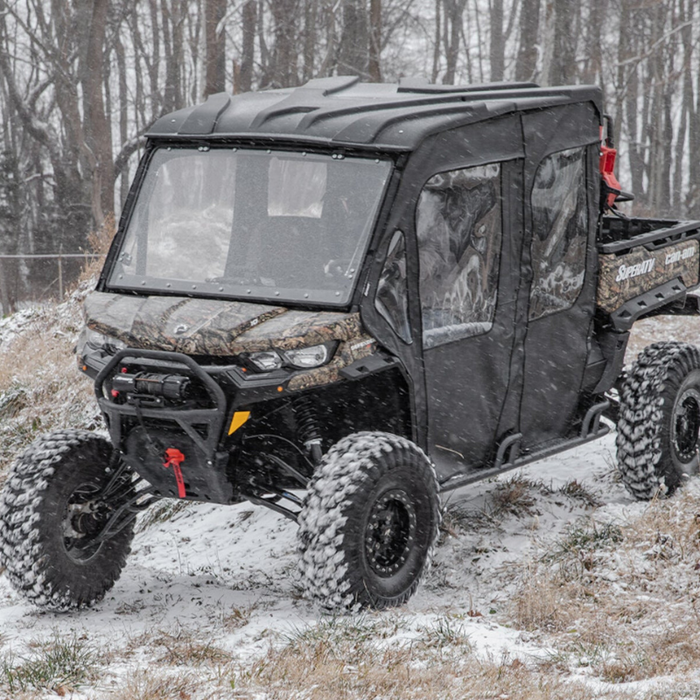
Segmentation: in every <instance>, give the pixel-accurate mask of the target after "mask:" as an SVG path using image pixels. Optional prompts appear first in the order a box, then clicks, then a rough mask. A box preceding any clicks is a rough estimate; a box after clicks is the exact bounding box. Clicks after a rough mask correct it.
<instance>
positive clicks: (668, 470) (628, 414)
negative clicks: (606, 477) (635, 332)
mask: <svg viewBox="0 0 700 700" xmlns="http://www.w3.org/2000/svg"><path fill="white" fill-rule="evenodd" d="M699 431H700V350H698V348H696V347H695V346H693V345H688V344H686V343H677V342H666V343H655V344H654V345H650V346H649V347H647V348H645V349H644V351H643V352H642V353H640V355H639V357H638V358H637V361H636V362H635V364H634V365H633V367H632V370H631V372H630V373H629V375H628V376H627V378H626V379H625V381H624V382H623V384H622V387H621V390H620V418H619V421H618V426H617V461H618V467H619V469H620V473H621V475H622V480H623V482H624V484H625V486H626V487H627V490H628V491H630V493H632V495H634V496H635V497H636V498H638V499H641V500H648V499H651V498H654V497H655V496H665V495H670V494H671V493H673V492H674V491H675V490H676V489H677V488H678V487H679V486H680V485H681V484H682V483H683V481H684V479H685V478H686V477H687V476H692V475H693V474H697V473H698V447H699V446H700V444H699V441H698V432H699Z"/></svg>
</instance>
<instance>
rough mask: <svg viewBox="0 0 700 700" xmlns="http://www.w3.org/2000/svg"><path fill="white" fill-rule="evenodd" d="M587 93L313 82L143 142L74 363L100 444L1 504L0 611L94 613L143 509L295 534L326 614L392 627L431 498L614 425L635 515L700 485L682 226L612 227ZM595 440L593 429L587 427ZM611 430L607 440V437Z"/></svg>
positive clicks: (433, 506) (29, 474)
mask: <svg viewBox="0 0 700 700" xmlns="http://www.w3.org/2000/svg"><path fill="white" fill-rule="evenodd" d="M609 135H610V129H609V125H608V124H607V120H606V118H605V117H604V115H603V108H602V105H601V92H600V90H599V89H598V88H595V87H590V86H583V87H581V86H579V87H553V88H541V87H538V86H536V85H532V84H492V85H480V86H457V87H454V86H436V85H429V84H427V83H423V82H421V81H417V80H407V81H404V82H401V83H399V84H398V85H387V84H362V83H360V82H359V81H358V79H356V78H353V77H339V78H328V79H320V80H313V81H311V82H309V83H308V84H306V85H304V86H302V87H300V88H296V89H283V90H271V91H268V92H260V93H251V94H244V95H238V96H235V97H232V96H230V95H227V94H219V95H214V96H212V97H210V98H209V100H208V101H207V102H206V103H205V104H203V105H200V106H198V107H193V108H188V109H183V110H180V111H178V112H175V113H173V114H170V115H168V116H165V117H163V118H161V119H160V120H159V121H158V122H156V124H155V125H154V126H153V128H152V129H151V131H150V133H149V134H148V146H147V149H146V153H145V156H144V157H143V160H142V162H141V164H140V166H139V169H138V172H137V174H136V177H135V180H134V183H133V187H132V189H131V192H130V194H129V197H128V199H127V201H126V204H125V207H124V211H123V214H122V217H121V221H120V225H119V230H118V233H117V235H116V238H115V240H114V243H113V245H112V248H111V250H110V253H109V255H108V257H107V260H106V264H105V267H104V271H103V272H102V275H101V277H100V279H99V282H98V285H97V289H96V290H95V291H94V292H93V293H92V294H91V295H90V296H89V297H88V299H87V301H86V303H85V320H86V327H85V330H84V332H83V334H82V336H81V339H80V342H79V344H78V347H77V358H78V363H79V366H80V369H81V370H82V371H83V372H84V373H85V374H87V375H88V376H89V377H91V378H92V379H93V380H94V383H95V392H96V396H97V401H98V403H99V407H100V409H101V411H102V414H103V415H104V420H105V424H106V428H107V430H108V432H109V439H106V438H105V437H103V436H102V435H99V434H96V433H90V432H84V431H74V430H63V431H58V432H54V433H51V434H49V435H45V436H43V437H40V438H39V439H38V440H37V441H36V442H34V443H33V444H32V445H31V446H30V447H29V448H28V449H27V451H26V452H25V453H24V454H22V455H21V456H20V457H19V458H18V460H17V461H16V463H15V465H14V467H13V469H12V472H11V474H10V476H9V477H8V479H7V482H6V485H5V488H4V491H3V493H2V497H1V500H0V548H1V552H0V559H1V561H2V563H3V564H4V566H5V567H6V568H7V576H8V577H9V580H10V582H11V583H12V584H13V586H14V587H15V588H16V589H17V590H18V591H19V592H20V593H21V594H23V595H24V596H25V597H26V598H27V599H29V600H30V601H32V602H34V603H35V604H37V605H40V606H43V607H45V608H49V609H54V610H66V609H70V608H76V607H81V606H86V605H90V604H92V603H94V602H95V601H98V600H100V599H101V598H102V597H103V596H104V594H105V592H106V591H107V590H109V589H110V587H111V586H112V585H113V584H114V582H115V581H116V579H117V578H118V576H119V574H120V572H121V569H122V567H123V566H124V563H125V560H126V557H127V555H128V553H129V548H130V543H131V540H132V537H133V534H134V520H135V518H136V516H137V514H138V513H139V512H141V511H143V510H144V509H146V508H148V507H149V506H150V505H151V504H153V503H154V502H155V501H156V500H158V499H163V498H171V499H188V500H192V501H206V502H211V503H219V504H222V505H226V504H233V503H237V502H239V501H241V500H242V499H247V500H249V501H251V502H253V503H256V504H260V505H263V506H266V507H268V508H271V509H273V510H275V511H278V512H279V513H282V514H284V515H285V516H287V517H288V518H289V519H291V520H293V521H295V522H296V523H297V524H298V526H299V530H298V534H299V537H298V541H299V551H300V558H301V566H300V568H301V581H302V582H303V585H304V587H305V589H306V591H307V592H308V594H309V596H310V597H311V598H313V599H315V600H317V601H318V602H319V603H320V605H321V606H323V607H325V608H329V609H345V608H355V607H362V606H374V607H385V606H391V605H398V604H401V603H403V602H404V601H406V600H407V599H408V598H409V596H411V594H412V593H413V592H414V591H415V589H416V587H417V585H418V582H419V580H420V578H421V575H422V573H423V572H424V571H425V569H426V566H427V563H428V561H429V558H430V552H431V549H432V547H433V546H434V543H435V539H436V536H437V532H438V526H439V523H440V502H439V494H440V492H442V491H446V490H449V489H453V488H456V487H459V486H464V485H466V484H468V483H470V482H473V481H476V480H479V479H483V478H486V477H492V476H494V475H496V474H499V473H501V472H503V471H506V470H508V469H512V468H515V467H518V466H521V465H524V464H527V463H528V462H531V461H534V460H537V459H539V458H541V457H543V456H546V455H551V454H553V453H556V452H559V451H562V450H564V449H567V448H569V447H573V446H577V445H581V444H583V443H586V442H588V441H590V440H593V439H596V438H598V437H600V436H602V435H604V434H605V433H607V432H608V430H609V424H610V420H612V421H615V422H617V428H618V438H617V448H618V457H619V466H620V470H621V473H622V478H623V480H624V482H625V483H626V485H627V486H628V488H629V490H630V491H631V492H632V493H633V494H634V495H635V496H637V497H640V498H650V497H652V496H654V495H655V494H664V493H670V492H672V491H673V490H674V489H675V488H676V487H678V486H679V485H680V484H681V483H682V482H683V480H684V479H685V478H686V477H687V476H688V475H691V474H694V473H695V472H696V471H697V467H698V430H699V428H700V354H699V353H698V350H697V349H695V348H694V347H692V346H688V345H683V344H680V343H659V344H656V345H653V346H651V347H649V348H648V349H647V350H645V351H644V352H643V353H642V354H641V356H640V358H639V359H638V360H637V363H636V364H635V365H634V366H633V367H632V369H631V370H630V371H628V372H626V373H625V372H623V358H624V354H625V348H626V345H627V339H628V334H629V330H630V328H631V326H632V324H633V323H634V322H635V321H636V320H637V319H639V318H641V317H643V316H648V315H650V314H659V313H667V314H668V313H682V314H697V313H698V305H697V303H696V300H697V298H696V297H694V296H687V292H688V290H690V289H692V288H694V287H697V286H698V282H699V278H698V276H699V272H700V256H699V250H698V248H699V247H700V243H699V242H698V239H699V238H700V222H698V221H666V220H650V219H638V218H629V217H627V216H625V215H623V214H622V213H621V212H619V211H618V210H617V208H616V202H617V201H619V200H621V199H624V198H626V195H625V194H624V193H622V192H621V190H620V186H619V183H618V182H617V180H616V178H615V176H614V174H613V164H614V159H615V151H614V149H613V148H612V144H611V142H610V138H609ZM605 416H607V418H606V420H602V418H603V417H605ZM608 419H610V420H608Z"/></svg>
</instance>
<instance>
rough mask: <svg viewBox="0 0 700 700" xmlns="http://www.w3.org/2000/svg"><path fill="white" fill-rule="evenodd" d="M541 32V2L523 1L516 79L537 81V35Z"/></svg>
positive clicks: (537, 0)
mask: <svg viewBox="0 0 700 700" xmlns="http://www.w3.org/2000/svg"><path fill="white" fill-rule="evenodd" d="M539 31H540V0H522V4H521V6H520V42H519V46H518V60H517V62H516V65H515V79H516V80H517V81H519V82H524V81H531V80H534V79H535V75H536V72H537V35H538V34H539Z"/></svg>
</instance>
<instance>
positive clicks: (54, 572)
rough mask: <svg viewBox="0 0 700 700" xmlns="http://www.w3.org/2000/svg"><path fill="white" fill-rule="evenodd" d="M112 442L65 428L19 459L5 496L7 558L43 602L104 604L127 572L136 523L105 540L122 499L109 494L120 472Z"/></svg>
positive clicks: (2, 546) (2, 528)
mask: <svg viewBox="0 0 700 700" xmlns="http://www.w3.org/2000/svg"><path fill="white" fill-rule="evenodd" d="M111 456H112V446H111V444H110V443H109V442H108V441H107V440H105V439H104V438H102V437H100V436H98V435H95V434H94V433H89V432H86V431H82V430H61V431H57V432H54V433H50V434H48V435H43V436H41V437H40V438H38V439H37V440H36V441H35V442H33V443H32V444H31V445H30V446H29V447H28V448H27V450H26V451H25V452H24V453H23V454H22V455H21V456H20V457H19V458H18V459H17V461H16V462H15V463H14V465H13V467H12V469H11V471H10V474H9V476H8V479H7V482H6V484H5V487H4V489H3V491H2V494H1V495H0V563H2V564H3V565H4V566H5V567H6V568H7V576H8V579H9V581H10V583H11V584H12V586H13V587H14V588H15V589H16V590H17V591H18V592H19V593H20V594H21V595H22V596H23V597H24V598H26V599H27V600H28V601H29V602H31V603H33V604H34V605H37V606H39V607H42V608H45V609H49V610H54V611H64V610H70V609H75V608H83V607H87V606H90V605H92V604H93V603H96V602H98V601H100V600H102V598H103V597H104V595H105V593H106V592H107V591H108V590H109V589H110V588H112V586H113V585H114V583H115V582H116V580H117V579H118V578H119V575H120V574H121V571H122V568H123V567H124V564H125V563H126V557H127V556H128V554H129V552H130V547H131V540H132V539H133V536H134V525H133V522H131V523H129V524H128V525H126V527H124V528H123V529H121V530H120V531H119V532H116V533H115V534H114V535H112V536H110V537H108V538H107V539H105V540H102V541H100V540H99V539H98V538H97V537H95V535H96V533H98V532H99V530H100V528H101V527H102V526H104V524H105V522H106V521H107V519H108V518H109V517H110V515H111V514H112V513H113V511H114V509H115V508H116V507H118V505H119V503H121V502H122V500H123V499H124V498H128V497H129V495H130V489H131V475H130V473H128V472H127V473H126V474H125V475H124V476H123V477H122V479H123V483H121V484H119V489H118V491H119V492H120V493H121V498H120V501H119V503H117V502H114V501H110V500H109V499H104V500H102V499H101V498H100V491H101V490H102V489H104V487H105V486H106V485H107V484H108V483H109V481H110V479H111V477H112V474H111V470H110V458H111Z"/></svg>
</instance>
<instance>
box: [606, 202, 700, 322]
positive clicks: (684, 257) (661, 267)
mask: <svg viewBox="0 0 700 700" xmlns="http://www.w3.org/2000/svg"><path fill="white" fill-rule="evenodd" d="M699 239H700V221H671V220H667V219H641V218H630V219H626V218H618V217H613V216H606V217H603V221H602V224H601V230H600V233H599V239H598V259H599V275H598V294H597V304H598V307H599V308H600V309H601V310H602V311H604V312H606V313H607V314H609V315H610V316H612V317H614V319H615V320H617V321H620V322H623V323H624V325H625V326H626V325H628V324H630V323H632V322H633V321H634V318H637V317H639V316H640V315H643V314H644V313H645V312H646V311H652V310H654V309H655V308H658V307H660V306H664V305H665V304H667V303H669V302H671V301H677V300H679V299H680V298H682V297H683V295H684V294H685V292H687V291H688V290H689V289H692V288H694V287H697V286H698V284H699V283H700V240H699ZM623 319H626V320H623ZM616 325H618V324H617V323H616Z"/></svg>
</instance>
